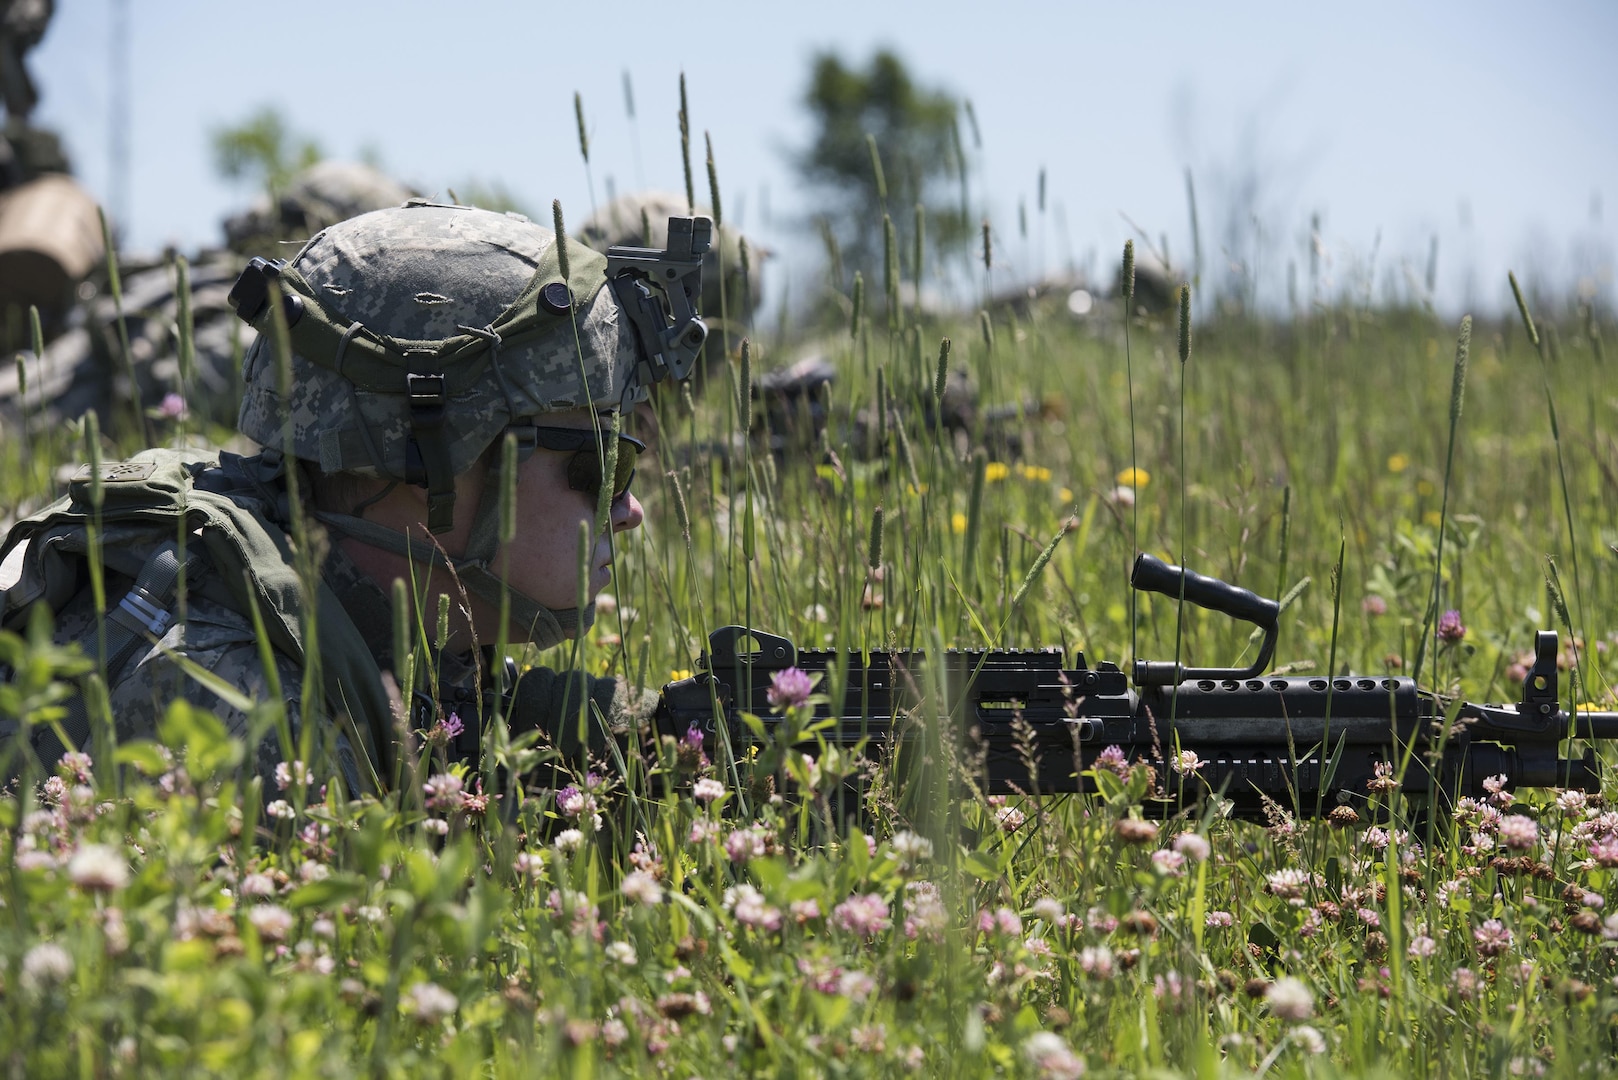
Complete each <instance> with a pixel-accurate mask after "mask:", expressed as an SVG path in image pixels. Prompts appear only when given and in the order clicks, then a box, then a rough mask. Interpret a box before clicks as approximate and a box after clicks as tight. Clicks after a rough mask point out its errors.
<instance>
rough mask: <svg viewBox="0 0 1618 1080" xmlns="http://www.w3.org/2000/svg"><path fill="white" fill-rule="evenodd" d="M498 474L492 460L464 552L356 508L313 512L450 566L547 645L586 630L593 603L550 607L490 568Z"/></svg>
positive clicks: (380, 544) (376, 542)
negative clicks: (356, 511) (446, 550)
mask: <svg viewBox="0 0 1618 1080" xmlns="http://www.w3.org/2000/svg"><path fill="white" fill-rule="evenodd" d="M499 477H500V467H499V466H498V465H497V464H495V463H493V462H491V463H490V465H489V477H488V479H489V481H490V482H489V483H485V484H484V485H483V493H482V495H481V496H479V498H478V508H477V514H476V516H475V517H473V519H472V534H471V536H470V537H468V539H467V543H466V554H464V555H461V556H458V557H456V556H450V555H446V554H445V553H444V551H443V549H441V548H439V547H438V546H437V545H435V544H430V543H428V542H427V541H425V540H419V539H417V538H416V537H414V536H411V535H409V534H408V533H403V532H400V531H398V530H397V529H390V528H388V527H387V526H385V525H379V524H378V523H376V522H374V521H367V520H365V519H364V518H362V517H356V516H355V515H353V514H336V513H331V512H330V511H324V510H317V511H315V515H314V516H315V519H316V520H317V521H319V522H320V523H321V524H323V525H325V526H326V527H327V528H329V529H331V530H332V531H333V532H337V533H341V534H342V535H344V536H349V537H352V538H354V539H355V540H358V541H359V542H360V543H362V544H368V545H370V546H371V547H375V548H381V549H382V550H383V551H391V552H393V553H394V554H395V555H402V556H404V557H405V558H407V559H411V560H413V561H415V562H419V563H425V564H427V565H429V566H446V567H448V568H449V569H450V570H452V571H454V573H455V576H456V577H457V578H459V579H460V582H461V584H462V585H463V586H465V588H466V590H467V592H469V593H472V594H473V595H474V596H477V597H478V598H480V599H482V600H483V601H484V602H485V603H487V604H488V605H489V606H491V607H492V608H494V609H495V610H496V611H499V610H500V604H501V600H502V599H506V600H507V601H508V602H509V603H510V605H511V606H510V611H511V619H512V621H513V622H515V623H516V624H517V625H518V626H521V627H525V628H526V631H527V633H526V637H525V640H527V641H529V642H531V643H533V644H534V645H535V646H537V647H539V648H541V649H548V648H550V647H551V646H553V645H560V644H561V643H562V642H564V641H567V640H569V639H570V638H573V637H576V636H578V635H579V634H581V633H583V632H584V631H585V630H588V629H589V628H590V626H591V624H592V623H594V622H595V613H596V609H595V604H594V603H593V602H592V603H591V604H589V605H588V606H587V607H585V608H583V609H582V610H581V609H580V608H577V607H570V608H549V607H546V606H545V605H544V604H541V603H540V602H539V601H537V600H535V599H533V598H532V597H529V596H525V595H523V594H522V593H520V592H518V591H517V590H516V589H513V588H511V587H510V586H509V585H507V584H506V582H505V580H504V579H503V578H501V576H500V575H499V574H496V573H495V572H494V571H492V570H491V569H489V564H490V563H491V562H493V561H494V556H495V551H496V549H497V548H498V547H499V546H500V484H499V482H498V481H499Z"/></svg>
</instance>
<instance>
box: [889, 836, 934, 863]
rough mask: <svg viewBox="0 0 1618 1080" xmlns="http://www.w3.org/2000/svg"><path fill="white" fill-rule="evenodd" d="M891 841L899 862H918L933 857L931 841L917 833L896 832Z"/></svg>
mask: <svg viewBox="0 0 1618 1080" xmlns="http://www.w3.org/2000/svg"><path fill="white" fill-rule="evenodd" d="M891 843H892V845H893V853H894V854H895V855H897V856H899V859H900V861H901V862H904V863H907V864H909V863H918V862H922V861H923V860H926V859H930V858H932V857H933V842H932V841H931V840H929V839H927V838H926V837H925V836H921V835H920V834H918V833H913V832H901V833H896V834H895V835H894V837H893V840H892V841H891Z"/></svg>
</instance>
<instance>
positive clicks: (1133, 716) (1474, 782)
mask: <svg viewBox="0 0 1618 1080" xmlns="http://www.w3.org/2000/svg"><path fill="white" fill-rule="evenodd" d="M1132 583H1133V584H1134V586H1135V587H1136V588H1138V589H1146V590H1150V591H1154V592H1158V593H1162V594H1165V595H1169V596H1173V597H1176V598H1179V597H1181V596H1182V595H1183V597H1184V598H1185V599H1186V600H1187V601H1190V602H1192V603H1196V604H1198V605H1200V606H1202V607H1207V608H1210V609H1212V610H1215V611H1220V612H1223V613H1225V614H1228V615H1231V616H1233V617H1235V618H1241V619H1245V620H1247V621H1250V622H1253V623H1255V624H1256V625H1258V626H1259V627H1260V628H1261V629H1263V631H1264V634H1265V644H1264V646H1263V648H1262V649H1261V654H1260V657H1259V659H1258V661H1256V662H1255V663H1254V664H1253V665H1251V666H1249V667H1247V668H1241V669H1226V668H1185V667H1182V668H1178V669H1176V666H1175V665H1174V664H1173V663H1152V662H1145V661H1137V662H1136V664H1135V665H1134V679H1133V682H1134V688H1133V689H1132V688H1131V687H1130V686H1129V681H1130V680H1128V679H1126V676H1125V674H1124V672H1123V671H1122V670H1121V669H1120V668H1119V667H1118V666H1117V665H1116V664H1113V663H1109V662H1106V661H1101V662H1099V663H1097V664H1095V665H1094V666H1093V667H1092V666H1090V665H1088V664H1087V663H1086V662H1085V657H1084V655H1083V653H1075V655H1074V657H1073V663H1072V665H1071V666H1067V665H1066V664H1065V663H1064V659H1065V658H1064V656H1063V654H1062V652H1061V650H1059V649H994V650H970V649H969V650H953V649H952V650H948V651H947V652H945V653H944V655H943V657H942V661H941V663H942V670H941V671H938V670H935V662H934V658H932V657H930V656H929V655H928V654H927V653H926V652H924V651H920V650H915V651H909V650H894V651H887V650H873V651H871V652H869V653H867V654H864V655H861V654H859V653H857V652H853V651H849V652H844V651H840V650H835V649H799V648H797V647H796V646H795V645H794V643H793V642H791V641H790V640H788V639H787V638H784V637H779V636H776V635H773V634H768V633H765V632H763V631H760V630H756V629H747V628H744V627H740V626H726V627H722V628H720V629H719V630H716V631H714V633H713V634H712V635H710V637H709V646H708V651H707V652H706V653H704V654H703V656H702V657H701V658H700V659H699V660H698V667H699V671H698V672H697V674H695V675H694V676H692V677H691V678H688V679H682V680H680V681H678V682H673V683H670V684H668V685H667V686H665V687H664V688H663V695H662V703H661V705H660V708H659V727H660V730H662V731H663V732H665V733H668V734H675V735H685V734H686V733H687V732H688V730H689V729H690V728H692V727H696V728H697V729H699V730H700V731H702V732H704V733H705V735H706V737H708V739H709V740H710V748H711V749H712V748H714V744H715V743H717V732H718V725H719V724H721V723H722V724H724V725H726V730H727V733H728V735H729V738H730V740H731V743H732V746H734V747H741V746H745V745H747V744H748V743H750V742H754V741H756V736H755V735H754V734H753V732H752V729H751V728H749V726H748V725H746V724H744V723H741V722H740V720H739V714H740V713H741V712H749V713H752V714H754V715H755V716H757V717H758V718H760V720H762V721H763V723H764V727H765V731H766V734H767V735H768V734H769V733H771V732H774V731H775V730H777V727H778V725H779V723H780V717H779V716H778V715H776V714H775V712H774V710H773V709H772V707H771V706H770V704H769V701H768V699H767V697H766V694H767V692H768V690H769V687H770V680H771V676H772V675H773V674H775V673H776V672H779V671H783V670H785V669H787V668H790V667H797V668H799V669H801V670H803V671H806V672H810V673H817V672H818V673H821V675H822V677H823V683H822V687H821V688H822V690H825V689H826V688H827V687H826V682H828V681H831V680H832V676H833V673H834V672H837V671H838V670H839V669H841V670H842V673H843V674H842V683H843V690H842V694H841V701H840V702H834V703H829V704H826V703H823V704H821V705H818V706H817V707H816V710H815V712H816V718H817V719H824V720H830V721H832V722H831V723H830V724H829V725H826V726H824V727H823V728H821V729H820V731H819V732H818V735H817V737H818V738H821V739H824V740H825V742H826V743H828V744H830V745H834V746H838V747H841V748H843V749H845V750H849V749H853V748H855V747H856V746H858V745H859V744H860V741H861V740H862V739H865V740H867V742H866V743H865V746H864V752H865V753H866V754H867V755H868V756H872V757H879V756H882V755H888V756H891V757H892V758H893V760H894V762H895V765H896V767H900V768H902V767H903V764H904V759H905V758H906V756H907V750H909V749H910V748H913V747H914V746H916V745H917V740H918V739H919V737H920V736H921V735H922V733H923V732H924V731H926V730H927V727H928V725H935V726H937V725H940V724H941V725H943V727H944V729H945V730H946V731H948V732H951V733H953V735H954V737H956V738H958V739H960V740H962V742H961V745H962V750H963V752H962V753H961V754H959V755H957V757H958V759H959V760H961V761H964V762H970V763H976V764H975V765H973V766H972V767H973V768H975V770H976V771H977V773H978V775H977V777H976V779H977V781H978V782H979V783H980V784H981V785H982V786H983V787H984V788H985V789H986V790H987V791H989V792H991V793H1000V794H1010V793H1015V792H1022V793H1030V794H1031V793H1035V792H1037V793H1040V794H1058V793H1064V792H1068V793H1070V792H1080V791H1084V792H1095V791H1097V790H1098V789H1097V785H1096V782H1095V778H1094V770H1095V769H1096V768H1097V758H1098V757H1099V756H1100V755H1101V754H1102V752H1103V750H1106V749H1107V748H1111V747H1116V748H1117V751H1118V752H1121V753H1122V755H1123V758H1124V760H1126V761H1128V762H1130V763H1135V762H1144V763H1146V764H1148V765H1150V766H1151V767H1152V768H1153V769H1154V770H1155V773H1156V776H1157V785H1156V791H1155V797H1154V798H1152V799H1149V800H1148V802H1147V807H1146V809H1147V812H1149V813H1158V814H1162V815H1168V814H1172V813H1174V812H1176V811H1177V810H1179V809H1180V808H1181V807H1183V806H1186V805H1189V804H1192V803H1195V802H1196V801H1198V800H1200V799H1201V798H1203V797H1204V796H1206V795H1208V794H1210V793H1218V794H1220V795H1222V796H1223V797H1224V798H1226V799H1228V800H1230V801H1231V802H1232V804H1233V809H1232V813H1233V814H1234V815H1235V816H1237V817H1243V818H1248V819H1259V820H1262V819H1263V818H1264V816H1265V808H1266V804H1267V803H1268V802H1270V801H1273V802H1275V803H1278V804H1280V805H1281V806H1283V807H1287V808H1294V807H1295V808H1296V809H1297V810H1298V811H1300V812H1302V813H1304V814H1306V815H1308V814H1314V813H1324V812H1329V811H1330V810H1332V809H1334V808H1335V807H1337V806H1339V805H1362V804H1363V803H1364V802H1365V801H1366V799H1367V797H1368V795H1369V794H1370V791H1371V788H1370V787H1368V786H1367V785H1368V783H1369V782H1372V781H1379V780H1380V779H1381V778H1382V777H1384V776H1386V775H1387V773H1388V770H1390V769H1391V770H1392V771H1393V772H1394V773H1395V774H1397V773H1398V771H1399V769H1400V768H1401V762H1404V761H1405V759H1406V757H1407V755H1408V765H1405V766H1404V768H1403V776H1402V786H1403V790H1404V792H1405V793H1406V794H1407V795H1412V796H1416V797H1417V798H1418V800H1420V799H1432V798H1436V799H1440V800H1449V799H1453V798H1456V797H1458V796H1463V795H1467V796H1473V797H1478V796H1481V795H1483V794H1484V793H1485V789H1484V786H1483V782H1484V780H1485V779H1487V778H1491V777H1498V776H1504V777H1505V781H1504V784H1505V787H1507V788H1508V789H1512V788H1521V787H1560V788H1579V789H1582V790H1585V791H1591V792H1593V791H1597V790H1599V789H1600V776H1599V770H1598V767H1597V761H1596V756H1595V754H1594V752H1593V751H1591V750H1586V751H1585V752H1584V753H1583V754H1582V755H1581V756H1577V757H1569V756H1564V750H1563V746H1562V744H1563V742H1564V741H1565V740H1568V739H1606V738H1618V713H1615V712H1583V711H1580V712H1577V713H1569V712H1567V711H1565V710H1563V709H1562V708H1561V707H1560V706H1559V705H1558V703H1557V669H1556V659H1557V636H1556V633H1555V632H1554V631H1548V630H1547V631H1540V632H1539V634H1538V635H1537V637H1536V640H1535V659H1534V663H1533V666H1532V668H1531V669H1530V671H1529V673H1528V675H1527V677H1526V678H1525V679H1524V680H1523V697H1522V700H1521V701H1519V702H1517V703H1515V704H1504V705H1474V704H1469V703H1464V702H1454V701H1448V700H1446V699H1444V698H1441V697H1439V696H1437V695H1435V694H1432V693H1429V692H1427V691H1425V690H1421V689H1419V688H1418V687H1417V685H1416V684H1415V682H1414V681H1413V680H1411V679H1408V678H1396V677H1391V676H1378V677H1368V676H1340V677H1286V678H1283V677H1277V676H1268V677H1266V676H1264V675H1263V674H1262V671H1263V669H1264V668H1265V667H1267V666H1268V664H1269V660H1270V657H1271V656H1272V655H1273V652H1274V644H1275V634H1276V626H1277V616H1278V614H1279V608H1278V605H1277V604H1276V603H1275V602H1274V601H1272V600H1267V599H1264V598H1262V597H1259V596H1256V595H1254V594H1253V593H1251V592H1248V591H1246V590H1244V589H1238V588H1235V587H1234V586H1231V585H1229V584H1226V583H1225V582H1222V581H1218V580H1216V579H1213V578H1207V577H1203V576H1201V575H1198V574H1193V573H1191V572H1189V571H1185V570H1182V569H1181V568H1179V567H1173V566H1168V565H1166V564H1164V563H1163V562H1161V561H1159V560H1157V559H1153V558H1151V557H1150V556H1146V555H1143V556H1141V557H1140V558H1139V559H1138V560H1137V561H1136V564H1135V570H1134V574H1133V576H1132ZM749 640H751V642H752V643H753V644H754V645H755V646H756V647H754V648H745V646H746V644H747V643H748V642H749ZM1176 675H1178V676H1179V677H1178V678H1176ZM716 705H717V709H716V708H715V706H716ZM1018 728H1021V729H1022V730H1021V733H1020V734H1019V732H1018V730H1017V729H1018ZM812 747H813V744H812V743H805V744H804V745H803V747H802V748H803V749H805V750H812ZM1185 752H1190V753H1191V754H1194V755H1195V760H1196V761H1198V762H1200V765H1198V766H1197V767H1196V768H1195V769H1194V770H1187V771H1181V770H1179V769H1178V768H1177V767H1176V765H1177V763H1179V762H1182V761H1185V760H1189V759H1184V758H1182V755H1183V754H1184V753H1185ZM910 756H911V757H914V756H915V755H914V754H913V753H911V754H910ZM1108 760H1112V761H1116V760H1117V757H1116V753H1114V754H1109V756H1108V758H1107V759H1103V764H1105V762H1106V761H1108ZM1030 762H1031V763H1032V764H1033V766H1034V768H1033V770H1032V771H1033V772H1034V773H1037V775H1030V768H1029V764H1030ZM1379 766H1380V769H1379ZM1373 786H1375V785H1373Z"/></svg>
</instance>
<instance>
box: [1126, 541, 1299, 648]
mask: <svg viewBox="0 0 1618 1080" xmlns="http://www.w3.org/2000/svg"><path fill="white" fill-rule="evenodd" d="M1182 576H1183V579H1184V581H1185V598H1186V599H1187V600H1188V601H1190V602H1191V603H1193V604H1195V605H1197V606H1198V607H1201V608H1207V609H1208V610H1210V611H1217V612H1220V613H1222V614H1225V615H1229V616H1230V617H1231V618H1233V619H1241V620H1243V621H1245V622H1250V623H1253V624H1254V625H1256V626H1258V627H1259V628H1261V629H1264V630H1269V629H1272V628H1273V627H1274V626H1275V624H1276V621H1277V620H1278V619H1279V618H1280V617H1281V605H1279V604H1277V603H1276V602H1275V601H1274V600H1266V599H1265V598H1264V597H1262V596H1259V595H1258V594H1257V593H1253V592H1249V591H1248V590H1246V589H1242V588H1238V587H1237V586H1235V585H1230V584H1227V583H1225V582H1223V581H1220V580H1219V579H1218V578H1211V577H1204V576H1203V575H1201V574H1198V573H1195V572H1193V571H1191V570H1187V569H1185V568H1184V567H1180V566H1170V565H1169V564H1168V563H1166V562H1164V561H1163V560H1162V559H1159V558H1155V557H1154V556H1151V555H1147V554H1146V553H1145V552H1142V553H1141V554H1139V555H1137V556H1135V569H1134V571H1133V572H1132V573H1131V574H1130V575H1129V583H1130V585H1132V586H1134V587H1135V588H1137V589H1140V590H1142V591H1143V592H1155V593H1161V594H1162V595H1164V596H1169V597H1173V598H1175V599H1179V597H1180V582H1181V580H1182Z"/></svg>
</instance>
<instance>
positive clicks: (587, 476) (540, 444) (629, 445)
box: [521, 427, 646, 499]
mask: <svg viewBox="0 0 1618 1080" xmlns="http://www.w3.org/2000/svg"><path fill="white" fill-rule="evenodd" d="M602 434H605V432H603V433H602ZM521 436H522V441H524V442H527V443H529V446H528V447H527V448H526V449H534V448H542V449H545V450H555V451H557V452H559V453H564V454H565V453H567V452H569V451H572V453H573V456H572V457H570V458H568V461H567V486H568V487H570V488H572V489H573V490H574V491H582V492H584V493H585V494H586V495H588V496H590V498H591V499H597V498H600V496H601V471H602V455H603V449H602V446H601V443H600V441H599V440H598V439H597V437H596V433H595V431H594V430H592V429H590V428H561V427H525V428H524V429H522V432H521ZM645 449H646V444H645V443H643V442H641V441H640V440H639V439H636V438H632V437H631V436H628V435H619V436H618V464H617V468H616V469H615V470H614V472H613V476H612V497H613V498H614V499H620V498H622V497H623V495H624V493H625V492H627V491H628V490H629V482H630V481H631V480H633V479H634V478H635V459H636V458H637V457H639V456H640V453H641V451H643V450H645ZM525 456H526V455H525Z"/></svg>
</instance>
